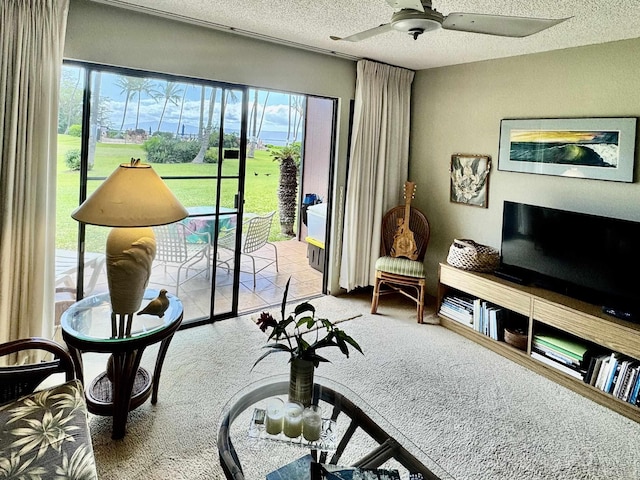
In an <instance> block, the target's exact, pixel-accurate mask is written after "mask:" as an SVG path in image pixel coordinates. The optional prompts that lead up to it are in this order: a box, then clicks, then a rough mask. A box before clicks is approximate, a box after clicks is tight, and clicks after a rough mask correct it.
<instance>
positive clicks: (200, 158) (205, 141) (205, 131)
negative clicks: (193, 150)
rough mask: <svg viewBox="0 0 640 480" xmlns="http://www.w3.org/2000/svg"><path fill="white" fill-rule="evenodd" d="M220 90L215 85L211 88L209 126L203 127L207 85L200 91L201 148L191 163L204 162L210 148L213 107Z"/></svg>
mask: <svg viewBox="0 0 640 480" xmlns="http://www.w3.org/2000/svg"><path fill="white" fill-rule="evenodd" d="M217 92H218V88H217V87H213V88H212V89H211V95H210V96H209V112H208V115H207V126H206V127H204V128H203V125H204V104H205V100H206V94H205V86H204V85H203V86H202V90H201V92H200V129H199V132H200V150H199V151H198V154H197V155H196V157H195V158H194V159H193V160H191V163H204V156H205V154H206V153H207V149H208V148H209V135H210V134H211V128H212V122H213V109H214V107H215V105H216V93H217Z"/></svg>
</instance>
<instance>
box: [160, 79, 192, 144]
mask: <svg viewBox="0 0 640 480" xmlns="http://www.w3.org/2000/svg"><path fill="white" fill-rule="evenodd" d="M185 91H186V89H185ZM155 93H157V96H158V97H157V98H162V99H164V104H163V105H162V113H161V114H160V120H159V121H158V128H156V132H159V131H160V127H161V126H162V119H163V118H164V114H165V112H166V110H167V105H168V104H169V103H172V104H173V105H175V106H176V107H177V106H178V101H179V100H180V94H181V93H182V89H181V88H180V85H179V84H178V83H177V82H165V83H163V84H160V89H159V90H157V91H156V92H155ZM183 99H184V97H183ZM179 124H180V123H179V122H178V125H179Z"/></svg>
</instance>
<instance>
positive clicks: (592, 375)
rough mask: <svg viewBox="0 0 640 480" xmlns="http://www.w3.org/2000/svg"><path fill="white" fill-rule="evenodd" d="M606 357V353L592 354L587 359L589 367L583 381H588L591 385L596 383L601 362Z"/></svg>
mask: <svg viewBox="0 0 640 480" xmlns="http://www.w3.org/2000/svg"><path fill="white" fill-rule="evenodd" d="M607 357H608V355H593V356H592V357H591V360H590V361H589V368H588V370H587V374H586V375H585V377H584V381H585V383H588V384H589V385H591V386H592V387H593V386H595V385H596V380H597V379H598V375H599V374H600V369H601V368H602V362H603V360H605V359H606V358H607Z"/></svg>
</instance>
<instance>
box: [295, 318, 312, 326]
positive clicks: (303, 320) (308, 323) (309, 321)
mask: <svg viewBox="0 0 640 480" xmlns="http://www.w3.org/2000/svg"><path fill="white" fill-rule="evenodd" d="M315 323H316V320H315V319H314V318H313V317H302V318H301V319H300V320H298V321H297V322H296V328H299V327H300V326H302V325H304V324H306V327H307V328H311V327H313V325H314V324H315Z"/></svg>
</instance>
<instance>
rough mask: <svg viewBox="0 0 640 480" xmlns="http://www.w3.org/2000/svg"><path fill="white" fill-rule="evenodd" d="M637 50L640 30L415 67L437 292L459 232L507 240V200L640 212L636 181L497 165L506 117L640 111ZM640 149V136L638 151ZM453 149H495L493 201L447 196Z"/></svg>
mask: <svg viewBox="0 0 640 480" xmlns="http://www.w3.org/2000/svg"><path fill="white" fill-rule="evenodd" d="M638 51H640V39H635V40H627V41H621V42H613V43H608V44H602V45H594V46H587V47H580V48H573V49H567V50H558V51H554V52H547V53H542V54H535V55H526V56H521V57H512V58H507V59H500V60H493V61H487V62H479V63H472V64H467V65H458V66H452V67H444V68H439V69H432V70H423V71H420V72H418V73H417V75H416V78H415V80H414V92H413V95H412V97H413V98H412V101H413V105H412V125H411V153H410V178H411V179H412V180H413V181H415V182H416V183H417V194H416V201H415V205H416V206H417V207H419V208H421V209H422V210H423V211H424V212H425V213H426V215H427V217H428V218H429V221H430V223H431V229H432V237H431V244H430V246H429V249H428V251H427V268H428V271H429V275H430V278H429V290H430V291H431V292H432V293H433V292H435V286H436V282H437V266H438V263H439V262H441V261H445V259H446V255H447V251H448V247H449V245H450V244H451V241H452V240H453V239H454V238H456V237H457V238H472V239H474V240H476V241H478V242H480V243H484V244H487V245H491V246H494V247H496V248H499V247H500V233H501V225H502V202H503V201H504V200H512V201H517V202H523V203H532V204H537V205H544V206H549V207H554V208H563V209H568V210H576V211H581V212H587V213H595V214H599V215H608V216H613V217H620V218H626V219H631V220H637V221H640V185H638V183H619V182H606V181H600V180H585V179H576V178H564V177H552V176H545V175H533V174H525V173H513V172H504V171H498V170H497V166H498V148H499V135H500V120H501V119H503V118H550V117H598V116H600V117H617V116H640V63H639V62H638V61H637V54H638ZM638 150H640V148H638V143H636V155H635V156H636V158H637V157H638ZM453 153H476V154H488V155H490V156H491V157H492V159H493V168H492V172H491V177H490V184H489V206H488V208H487V209H483V208H478V207H472V206H467V205H462V204H457V203H450V202H449V176H448V169H449V163H450V160H451V155H452V154H453ZM637 163H638V162H636V167H635V169H634V172H635V178H636V180H637V178H638V173H637V172H638V170H639V168H640V166H639V165H638V164H637Z"/></svg>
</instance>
